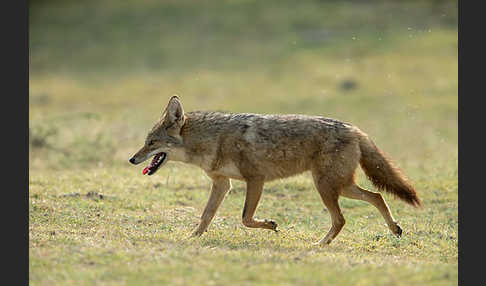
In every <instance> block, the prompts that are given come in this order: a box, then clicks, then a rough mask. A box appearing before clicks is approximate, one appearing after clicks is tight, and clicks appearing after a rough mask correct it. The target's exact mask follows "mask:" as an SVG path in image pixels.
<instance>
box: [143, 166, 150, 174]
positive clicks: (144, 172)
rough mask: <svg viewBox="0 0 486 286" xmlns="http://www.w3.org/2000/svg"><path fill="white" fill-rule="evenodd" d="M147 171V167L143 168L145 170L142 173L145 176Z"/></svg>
mask: <svg viewBox="0 0 486 286" xmlns="http://www.w3.org/2000/svg"><path fill="white" fill-rule="evenodd" d="M148 171H149V167H145V169H143V171H142V173H143V174H144V175H145V174H147V172H148Z"/></svg>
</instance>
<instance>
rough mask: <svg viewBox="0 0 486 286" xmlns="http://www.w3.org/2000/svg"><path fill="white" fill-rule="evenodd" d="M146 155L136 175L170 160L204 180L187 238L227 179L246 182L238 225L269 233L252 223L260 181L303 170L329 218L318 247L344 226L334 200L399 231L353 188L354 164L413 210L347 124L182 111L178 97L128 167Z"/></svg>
mask: <svg viewBox="0 0 486 286" xmlns="http://www.w3.org/2000/svg"><path fill="white" fill-rule="evenodd" d="M152 156H154V158H153V159H152V161H151V163H150V164H149V166H147V167H146V168H145V169H144V171H143V173H144V174H145V173H148V175H152V174H154V173H155V172H156V171H157V170H158V169H159V168H160V167H161V166H162V165H164V164H165V163H166V162H167V161H169V160H174V161H181V162H185V163H189V164H194V165H197V166H199V167H200V168H202V169H203V170H204V171H205V172H206V173H207V174H208V176H209V177H210V178H211V179H212V188H211V194H210V196H209V201H208V203H207V205H206V207H205V209H204V212H203V214H202V216H201V221H200V223H199V226H198V228H197V229H196V230H195V231H194V233H193V235H195V236H199V235H201V234H203V233H204V232H205V231H206V230H207V228H208V225H209V224H210V222H211V220H212V219H213V217H214V215H215V213H216V210H217V209H218V207H219V205H220V204H221V202H222V201H223V198H224V196H225V195H226V193H227V192H228V191H229V190H230V188H231V182H230V179H236V180H243V181H245V182H246V188H247V190H246V199H245V206H244V208H243V216H242V220H243V224H244V225H245V226H247V227H251V228H264V229H271V230H275V231H277V224H276V223H275V222H274V221H272V220H267V219H265V220H259V219H255V218H254V217H253V215H254V214H255V210H256V208H257V205H258V201H259V200H260V197H261V195H262V192H263V185H264V183H265V182H267V181H271V180H275V179H278V178H285V177H289V176H293V175H296V174H299V173H302V172H305V171H311V173H312V178H313V180H314V184H315V186H316V188H317V190H318V191H319V194H320V196H321V198H322V201H323V203H324V205H325V206H326V208H327V209H328V210H329V213H330V215H331V219H332V226H331V228H330V230H329V232H328V233H327V234H326V236H325V237H323V238H322V239H321V240H320V241H319V242H318V244H329V243H330V242H331V241H332V240H333V239H334V238H335V237H336V236H337V235H338V233H339V232H340V231H341V229H342V228H343V226H344V223H345V220H344V217H343V215H342V213H341V209H340V208H339V204H338V199H339V196H344V197H348V198H352V199H358V200H364V201H367V202H369V203H371V204H372V205H374V206H375V207H376V208H377V209H378V210H379V211H380V213H381V215H382V216H383V218H384V219H385V221H386V223H387V225H388V227H389V228H390V230H391V231H392V233H393V234H395V235H396V236H398V237H400V236H401V234H402V229H401V228H400V226H399V225H398V223H397V222H396V221H395V219H394V218H393V217H392V215H391V213H390V210H389V208H388V206H387V204H386V202H385V201H384V199H383V197H382V196H381V194H379V193H375V192H370V191H368V190H365V189H363V188H361V187H359V186H358V185H356V182H355V172H356V169H357V167H358V164H359V165H361V167H362V169H363V170H364V172H365V174H366V175H367V177H368V178H369V179H370V180H371V182H372V183H373V184H374V185H375V186H376V187H377V188H378V189H379V190H385V191H387V192H390V193H392V194H394V195H395V196H397V197H398V198H400V199H402V200H404V201H405V202H407V203H409V204H411V205H413V206H420V205H421V202H420V199H419V198H418V196H417V193H416V191H415V189H414V188H413V187H412V185H411V183H410V182H409V181H408V179H407V178H406V177H405V176H404V175H403V174H402V173H401V171H400V170H399V169H398V168H397V167H395V166H394V165H393V163H392V162H391V161H390V159H388V158H387V156H386V155H385V154H384V153H383V152H382V151H381V150H380V149H379V148H378V147H377V146H376V145H375V144H374V143H373V141H372V140H371V139H370V138H369V137H368V135H366V134H365V133H364V132H362V131H361V130H359V129H358V128H357V127H355V126H353V125H351V124H348V123H344V122H340V121H337V120H334V119H329V118H325V117H320V116H306V115H260V114H251V113H222V112H207V111H193V112H184V109H183V108H182V104H181V101H180V98H179V97H178V96H173V97H171V98H170V100H169V103H168V105H167V107H166V108H165V111H164V112H163V114H162V117H161V118H160V120H159V121H158V122H157V123H156V124H155V126H154V127H153V128H152V130H151V131H150V132H149V133H148V135H147V138H146V140H145V144H144V146H143V147H142V148H141V149H140V150H139V151H138V152H137V153H136V154H135V155H134V156H133V157H132V158H131V159H130V160H129V161H130V163H132V164H139V163H141V162H143V161H145V160H147V159H148V158H150V157H152Z"/></svg>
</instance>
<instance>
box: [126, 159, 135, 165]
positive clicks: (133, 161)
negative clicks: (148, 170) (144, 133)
mask: <svg viewBox="0 0 486 286" xmlns="http://www.w3.org/2000/svg"><path fill="white" fill-rule="evenodd" d="M128 161H129V162H130V163H132V164H133V165H137V163H135V158H131V159H130V160H128Z"/></svg>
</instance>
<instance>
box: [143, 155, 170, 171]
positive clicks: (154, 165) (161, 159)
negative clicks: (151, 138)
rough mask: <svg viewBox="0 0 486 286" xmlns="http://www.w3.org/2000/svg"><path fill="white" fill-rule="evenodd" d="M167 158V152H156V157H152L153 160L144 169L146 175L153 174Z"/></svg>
mask: <svg viewBox="0 0 486 286" xmlns="http://www.w3.org/2000/svg"><path fill="white" fill-rule="evenodd" d="M166 159H167V154H166V153H164V152H160V153H158V154H155V156H154V158H153V159H152V162H150V164H149V165H148V166H147V167H145V169H143V171H142V173H143V174H144V175H145V174H147V175H149V176H150V175H153V174H154V173H155V172H156V171H157V170H158V169H159V168H160V166H162V165H163V164H164V162H165V161H166Z"/></svg>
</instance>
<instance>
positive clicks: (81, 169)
mask: <svg viewBox="0 0 486 286" xmlns="http://www.w3.org/2000/svg"><path fill="white" fill-rule="evenodd" d="M296 3H297V2H295V1H209V2H206V1H189V0H184V1H150V0H143V1H140V0H139V1H109V0H104V1H78V2H75V1H32V2H31V3H30V10H29V13H30V32H29V34H30V79H29V87H30V95H29V117H30V124H29V125H30V126H29V131H30V148H29V154H30V160H29V177H30V178H29V238H30V239H29V281H30V284H31V285H94V284H96V285H228V284H231V285H456V284H457V283H458V269H457V267H458V209H457V207H458V198H457V194H458V182H457V181H458V180H457V177H458V150H457V146H458V128H457V122H458V116H457V114H458V104H457V87H458V79H457V76H458V74H457V48H458V46H457V35H458V32H457V2H456V1H327V2H326V1H299V2H298V3H299V4H298V5H297V4H296ZM173 94H178V95H179V96H180V97H181V99H182V102H183V104H184V107H185V109H186V110H188V111H189V110H197V109H200V110H226V111H231V112H258V113H302V114H312V115H323V116H326V117H332V118H337V119H340V120H343V121H346V122H351V123H353V124H355V125H357V126H359V127H360V128H361V129H362V130H363V131H365V132H367V133H368V134H369V135H370V136H371V137H372V138H373V139H374V141H375V142H376V143H377V145H378V146H380V148H382V149H383V150H385V151H386V152H387V153H388V154H389V155H390V156H391V157H392V158H393V159H394V160H395V162H396V163H397V164H398V165H399V166H400V167H401V168H402V169H403V170H404V172H405V173H406V174H407V175H408V176H409V177H410V178H411V179H412V181H413V182H414V185H415V187H416V188H417V190H418V192H419V196H420V198H421V199H422V201H423V203H424V208H423V209H418V210H417V209H414V208H412V207H410V206H408V205H405V204H404V203H402V202H400V201H397V200H395V199H394V198H393V197H391V196H389V195H386V194H384V196H385V199H386V200H387V202H388V204H389V206H390V208H391V210H392V213H393V215H394V216H395V218H397V219H398V220H399V222H400V225H401V226H402V228H403V230H404V234H403V236H402V238H400V239H397V238H395V237H394V236H393V235H392V234H391V233H390V232H389V230H388V228H387V227H386V226H385V222H384V220H383V219H382V217H381V215H380V214H379V212H378V211H377V210H376V209H375V208H374V207H372V206H370V205H369V204H366V203H364V202H359V201H354V200H349V199H346V198H342V199H341V200H340V203H341V207H342V209H343V213H344V216H345V218H346V225H345V227H344V229H343V231H342V232H341V233H340V235H339V236H338V237H337V238H336V239H335V240H334V241H333V242H332V244H331V245H329V246H327V247H316V246H312V245H311V244H312V243H313V242H316V241H317V240H319V239H320V238H322V237H323V236H324V235H325V233H326V232H327V230H328V228H329V227H330V217H329V213H328V212H327V210H326V209H325V208H324V205H323V204H322V202H321V200H320V198H319V195H318V193H317V192H316V191H315V189H314V186H313V184H312V180H311V178H310V175H309V174H302V175H299V176H296V177H293V178H289V179H285V180H278V181H274V182H271V183H268V184H266V185H265V192H264V194H263V197H262V200H261V202H260V204H259V207H258V210H257V213H256V216H257V217H259V218H272V219H274V220H276V221H277V223H278V224H279V228H280V230H281V231H280V232H279V233H274V232H271V231H265V230H261V229H248V228H246V227H244V226H243V225H242V223H241V213H242V209H243V203H244V197H245V184H244V183H243V182H239V181H233V182H232V183H233V189H232V190H231V191H230V193H229V194H228V196H227V197H226V198H225V201H224V202H223V204H222V205H221V207H220V209H219V210H218V213H217V214H216V217H215V219H214V220H213V223H212V224H211V225H210V227H209V231H208V232H207V233H206V234H204V235H203V236H202V237H200V238H197V239H190V238H188V237H189V235H190V233H191V231H192V230H193V229H194V228H195V227H196V226H197V224H198V222H199V216H200V214H201V213H202V209H203V208H204V206H205V203H206V200H207V198H208V195H209V189H210V183H211V182H210V179H209V178H208V177H207V176H206V175H205V174H204V172H203V171H202V170H200V169H198V168H196V167H193V166H189V165H184V164H179V163H173V162H169V163H168V164H167V165H166V166H165V167H164V168H163V169H161V170H159V171H158V173H157V174H155V175H154V176H151V177H148V176H142V174H141V171H142V168H143V166H136V167H135V166H133V165H130V164H129V163H128V159H129V158H130V156H131V155H132V154H133V153H134V152H136V151H137V150H138V148H139V147H140V146H141V145H142V144H143V141H144V139H145V136H146V133H147V132H148V131H149V129H150V128H151V127H152V125H153V124H154V123H155V121H156V120H157V119H158V118H159V116H160V115H161V112H162V111H163V108H164V107H165V105H166V103H167V101H168V99H169V98H170V96H171V95H173ZM358 182H359V184H360V185H362V186H364V187H366V188H369V189H371V190H374V188H373V187H372V185H371V184H370V182H369V181H367V180H366V178H365V177H364V175H363V173H362V171H361V170H360V171H359V174H358Z"/></svg>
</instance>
